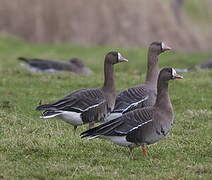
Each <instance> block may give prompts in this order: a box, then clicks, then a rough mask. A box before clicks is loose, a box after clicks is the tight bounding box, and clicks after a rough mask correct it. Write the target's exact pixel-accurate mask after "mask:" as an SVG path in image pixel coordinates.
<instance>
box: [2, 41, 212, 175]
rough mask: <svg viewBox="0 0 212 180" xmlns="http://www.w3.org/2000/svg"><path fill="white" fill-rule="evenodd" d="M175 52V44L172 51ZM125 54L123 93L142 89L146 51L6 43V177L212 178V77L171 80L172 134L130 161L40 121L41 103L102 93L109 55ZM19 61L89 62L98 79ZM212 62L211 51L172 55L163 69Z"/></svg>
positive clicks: (120, 76)
mask: <svg viewBox="0 0 212 180" xmlns="http://www.w3.org/2000/svg"><path fill="white" fill-rule="evenodd" d="M170 46H171V45H170ZM114 49H116V50H119V51H120V52H121V53H122V54H123V56H125V57H127V58H128V59H129V62H128V63H123V64H119V65H116V86H117V90H122V89H125V88H127V87H130V86H133V85H137V84H140V83H142V82H143V81H144V78H145V70H146V49H122V48H109V47H89V48H88V47H80V46H73V45H32V44H28V43H25V42H22V41H19V40H16V39H13V38H8V37H0V179H200V178H202V179H212V71H209V70H208V71H198V72H193V73H189V74H184V79H183V80H179V81H177V80H176V81H172V82H170V96H171V100H172V104H173V107H174V111H175V123H174V126H173V129H172V131H171V133H170V134H169V135H168V136H167V137H166V138H165V139H163V140H161V141H160V142H159V143H157V144H155V145H151V146H149V148H148V151H149V156H148V157H147V158H144V157H143V154H142V153H141V151H140V148H137V149H135V151H134V152H133V155H132V156H129V151H128V149H127V148H124V147H120V146H117V145H114V144H112V143H111V142H108V141H104V140H99V139H96V140H92V141H89V140H84V139H83V140H82V139H80V137H79V134H80V132H82V131H83V130H85V129H86V128H87V126H83V127H80V128H78V129H77V134H76V136H74V134H73V131H72V130H73V127H72V126H70V125H69V124H67V123H65V122H63V121H61V120H60V119H56V118H55V119H49V120H43V119H39V115H40V112H37V111H35V107H36V106H37V105H38V103H39V101H40V100H42V101H43V102H46V103H47V102H53V101H55V100H57V99H58V98H61V97H63V96H65V95H67V94H68V93H69V92H71V91H73V90H76V89H80V88H88V87H100V86H101V85H102V81H103V73H102V69H103V60H104V55H105V54H106V53H107V52H108V51H110V50H114ZM18 56H25V57H40V58H49V59H64V60H66V59H69V58H70V57H73V56H77V57H80V58H82V59H84V60H85V63H86V65H88V66H89V67H90V68H91V69H92V70H93V71H94V74H93V75H91V76H89V77H86V76H77V75H74V74H71V73H68V72H65V73H58V74H48V73H38V74H35V73H30V72H28V71H26V70H25V69H24V68H23V67H21V66H20V62H19V61H17V60H16V58H17V57H18ZM209 58H212V53H208V54H207V53H206V54H201V53H193V54H186V53H178V52H174V51H173V52H167V53H165V54H163V55H161V56H160V60H159V61H160V66H161V67H176V68H183V67H187V66H190V65H195V64H197V63H199V62H201V61H205V60H208V59H209Z"/></svg>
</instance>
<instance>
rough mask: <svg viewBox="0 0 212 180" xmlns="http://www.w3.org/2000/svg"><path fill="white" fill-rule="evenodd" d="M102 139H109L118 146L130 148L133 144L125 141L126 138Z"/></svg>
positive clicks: (110, 137) (107, 137) (109, 137)
mask: <svg viewBox="0 0 212 180" xmlns="http://www.w3.org/2000/svg"><path fill="white" fill-rule="evenodd" d="M102 138H105V139H109V140H111V141H112V142H113V143H115V144H118V145H120V146H132V145H133V144H134V143H131V142H129V141H127V140H126V136H102Z"/></svg>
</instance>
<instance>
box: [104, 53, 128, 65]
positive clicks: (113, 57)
mask: <svg viewBox="0 0 212 180" xmlns="http://www.w3.org/2000/svg"><path fill="white" fill-rule="evenodd" d="M105 61H106V62H107V63H110V64H117V63H120V62H128V60H127V59H126V58H124V57H123V56H122V55H121V53H120V52H116V51H111V52H109V53H108V54H107V55H106V56H105Z"/></svg>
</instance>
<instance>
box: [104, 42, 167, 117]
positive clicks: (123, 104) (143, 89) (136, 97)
mask: <svg viewBox="0 0 212 180" xmlns="http://www.w3.org/2000/svg"><path fill="white" fill-rule="evenodd" d="M168 50H171V48H170V47H169V46H167V45H166V44H165V43H163V42H153V43H151V44H150V46H149V50H148V59H147V74H146V80H145V83H144V84H143V85H139V86H135V87H131V88H129V89H126V90H124V91H121V92H120V93H119V94H118V96H117V98H116V103H115V108H114V110H113V112H112V113H111V114H110V116H109V117H108V118H107V120H112V119H115V118H117V117H120V116H121V115H122V114H124V113H126V112H129V111H132V110H135V109H137V108H143V107H147V106H152V105H153V104H154V103H155V100H156V93H157V78H158V73H159V66H158V56H159V55H160V54H161V53H163V52H165V51H168Z"/></svg>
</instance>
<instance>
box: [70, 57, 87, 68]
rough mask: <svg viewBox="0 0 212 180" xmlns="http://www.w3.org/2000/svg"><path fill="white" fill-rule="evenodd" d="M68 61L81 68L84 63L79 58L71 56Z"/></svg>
mask: <svg viewBox="0 0 212 180" xmlns="http://www.w3.org/2000/svg"><path fill="white" fill-rule="evenodd" d="M69 63H71V64H74V65H75V66H77V67H79V68H83V67H84V66H85V65H84V63H83V62H82V61H81V60H80V59H79V58H72V59H70V60H69Z"/></svg>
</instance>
